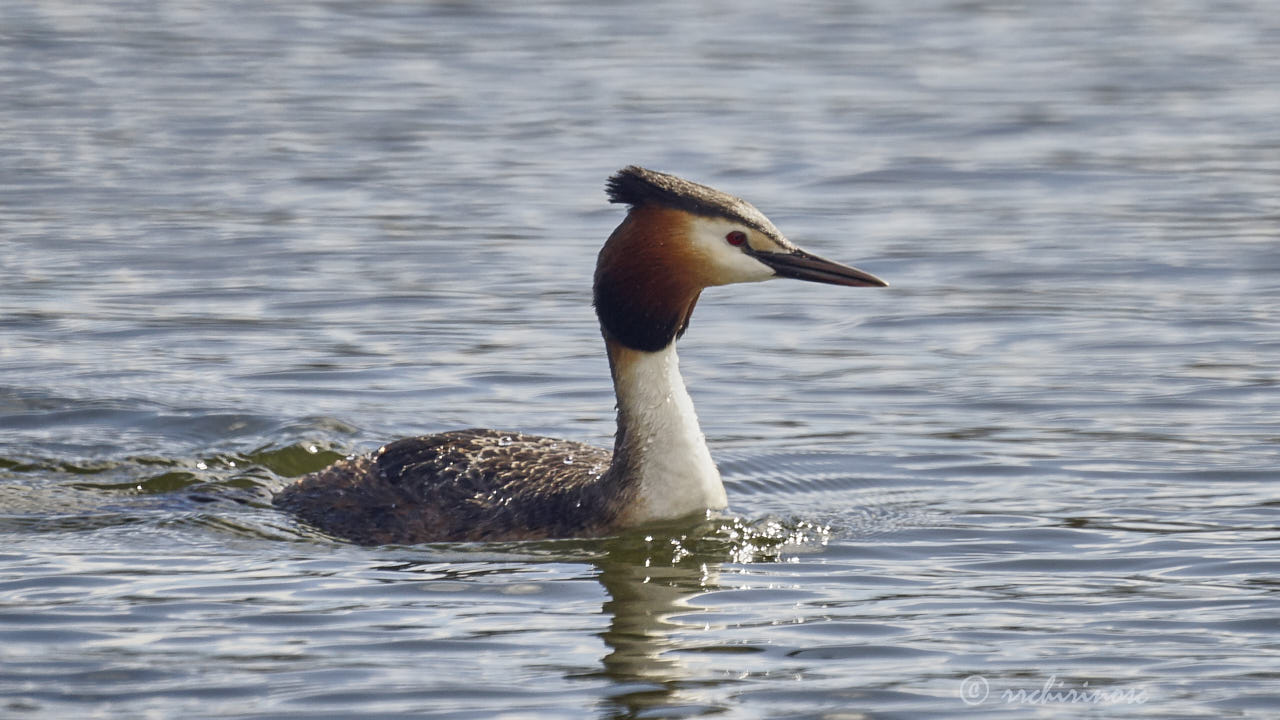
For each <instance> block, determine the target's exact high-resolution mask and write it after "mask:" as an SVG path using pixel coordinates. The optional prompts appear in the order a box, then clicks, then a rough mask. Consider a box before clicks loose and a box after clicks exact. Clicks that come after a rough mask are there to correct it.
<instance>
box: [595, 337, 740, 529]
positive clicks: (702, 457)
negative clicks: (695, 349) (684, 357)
mask: <svg viewBox="0 0 1280 720" xmlns="http://www.w3.org/2000/svg"><path fill="white" fill-rule="evenodd" d="M605 344H606V346H607V347H608V351H609V368H610V371H611V373H612V374H613V387H614V391H615V393H616V394H617V396H618V434H617V436H616V437H615V439H614V451H613V464H612V465H611V466H610V467H609V475H611V476H612V477H613V478H614V479H615V480H617V481H618V482H620V483H621V484H623V485H624V486H629V488H628V489H630V490H631V491H632V493H631V497H632V501H631V502H630V503H629V504H628V506H627V507H626V508H624V509H623V510H622V513H621V516H620V519H621V520H622V522H623V523H624V524H628V525H631V524H637V523H642V522H647V521H650V520H661V519H672V518H678V517H683V516H686V515H690V514H693V513H696V512H702V511H705V510H707V509H716V508H723V507H725V506H726V505H727V504H728V499H727V497H726V496H725V492H724V485H723V484H721V482H720V472H719V471H718V470H716V466H715V463H714V462H712V460H711V452H710V451H709V450H708V449H707V443H706V440H705V438H704V437H703V435H702V429H701V428H699V427H698V417H697V415H696V414H695V413H694V410H693V399H692V398H690V397H689V392H688V391H687V390H686V389H685V386H684V379H683V378H681V377H680V367H679V360H678V358H677V357H676V346H675V343H674V342H673V343H670V344H669V345H667V346H666V347H664V348H662V349H660V350H657V351H653V352H649V351H645V350H636V349H633V348H629V347H627V346H625V345H623V344H621V343H619V342H618V341H616V340H614V339H613V338H610V337H609V336H608V334H607V332H606V335H605Z"/></svg>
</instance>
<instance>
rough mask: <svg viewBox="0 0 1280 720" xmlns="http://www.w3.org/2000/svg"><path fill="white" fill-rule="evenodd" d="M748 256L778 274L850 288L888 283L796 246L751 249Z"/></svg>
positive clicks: (882, 285)
mask: <svg viewBox="0 0 1280 720" xmlns="http://www.w3.org/2000/svg"><path fill="white" fill-rule="evenodd" d="M750 255H751V257H753V258H755V259H756V260H759V261H760V262H762V263H764V264H765V265H768V266H769V267H770V268H773V271H774V272H775V273H777V274H778V277H788V278H795V279H796V280H808V281H809V282H820V283H828V284H830V285H848V286H850V287H888V285H889V283H887V282H885V281H883V280H881V279H880V278H878V277H876V276H875V275H872V274H871V273H869V272H864V271H862V270H859V269H858V268H854V267H849V266H848V265H841V264H840V263H838V262H834V261H831V260H827V259H826V258H820V257H818V256H817V255H813V254H810V253H807V252H805V251H804V250H800V249H799V248H797V249H795V250H793V251H791V252H780V253H773V252H751V253H750Z"/></svg>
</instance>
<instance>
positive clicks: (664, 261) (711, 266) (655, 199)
mask: <svg viewBox="0 0 1280 720" xmlns="http://www.w3.org/2000/svg"><path fill="white" fill-rule="evenodd" d="M607 191H608V194H609V200H610V201H611V202H615V203H625V204H627V205H630V206H631V209H630V210H629V211H628V212H627V217H626V219H625V220H623V221H622V224H621V225H619V226H618V228H617V229H616V230H614V231H613V234H612V235H611V236H609V240H608V241H607V242H606V243H605V246H604V248H603V249H602V250H601V251H600V257H599V260H598V262H597V264H596V277H595V306H596V313H597V314H598V315H599V317H600V324H601V326H602V328H603V329H604V333H605V336H606V338H609V339H611V340H614V341H616V342H619V343H621V344H623V345H625V346H627V347H630V348H633V349H636V350H644V351H650V352H652V351H656V350H660V349H662V348H664V347H666V346H667V345H669V344H671V342H673V341H674V340H675V339H676V338H677V337H679V336H680V334H681V333H683V332H684V330H685V328H686V327H687V326H688V324H689V317H690V315H692V313H693V307H694V305H695V304H696V303H697V301H698V294H699V293H700V292H701V291H702V290H703V289H704V288H707V287H711V286H714V285H728V284H730V283H740V282H756V281H761V280H769V279H772V278H775V277H789V278H795V279H798V280H808V281H811V282H821V283H830V284H833V285H849V286H863V287H884V286H886V285H888V283H886V282H885V281H883V280H881V279H880V278H878V277H876V276H874V275H872V274H870V273H867V272H864V271H862V270H858V269H857V268H852V267H849V266H847V265H842V264H840V263H837V262H833V261H831V260H826V259H824V258H820V257H818V256H817V255H813V254H811V253H808V252H805V251H804V250H801V249H800V248H798V247H796V246H795V245H794V244H793V243H792V242H791V241H789V240H787V238H786V237H785V236H784V235H783V234H782V233H781V232H780V231H779V230H778V229H777V228H776V227H774V226H773V223H771V222H769V219H768V218H766V217H765V216H764V214H763V213H761V212H760V211H759V210H757V209H756V208H755V207H753V206H752V205H751V204H750V203H748V202H746V201H745V200H742V199H741V198H737V197H734V196H732V195H729V194H727V193H723V192H720V191H719V190H716V189H714V188H710V187H707V186H705V185H699V184H697V183H693V182H689V181H688V180H683V179H681V178H678V177H676V176H674V175H668V174H666V173H660V172H654V171H652V170H646V169H644V168H640V167H635V166H631V167H626V168H623V169H622V170H620V171H618V172H617V173H616V174H615V175H614V176H613V177H611V178H609V182H608V185H607Z"/></svg>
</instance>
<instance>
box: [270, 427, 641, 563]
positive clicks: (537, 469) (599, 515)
mask: <svg viewBox="0 0 1280 720" xmlns="http://www.w3.org/2000/svg"><path fill="white" fill-rule="evenodd" d="M611 457H612V455H611V453H610V452H609V451H607V450H604V449H602V448H597V447H594V446H591V445H585V444H582V443H575V442H569V441H566V440H557V439H555V438H548V437H540V436H535V435H524V434H521V433H513V432H500V431H497V430H483V429H473V430H458V431H454V432H447V433H440V434H438V435H426V436H422V437H413V438H406V439H403V440H397V441H395V442H393V443H389V444H387V445H384V446H383V447H381V448H379V449H378V450H376V451H374V452H373V453H371V454H369V455H362V456H355V457H350V458H347V459H345V460H341V461H339V462H337V463H334V464H333V465H331V466H329V467H328V468H325V469H324V470H321V471H319V472H316V473H312V474H311V475H308V476H306V477H304V478H302V479H301V480H299V481H298V482H296V483H294V484H293V485H290V486H289V487H287V488H285V489H284V490H283V491H281V492H280V494H279V495H277V496H276V499H275V504H276V505H277V506H278V507H280V508H282V509H284V510H287V511H289V512H292V513H294V514H296V515H297V516H298V517H300V518H301V519H303V520H305V521H306V522H308V523H310V524H311V525H314V526H316V527H318V528H321V529H323V530H324V531H325V532H327V533H329V534H330V535H334V536H337V537H341V538H344V539H346V540H351V541H353V542H357V543H361V544H366V545H377V544H386V543H421V542H434V541H445V540H492V539H505V540H524V539H536V538H556V537H584V536H593V535H601V534H605V533H607V532H609V531H611V530H612V529H613V522H614V520H615V519H616V518H617V516H618V514H619V512H620V510H621V507H622V505H623V504H625V503H626V502H627V500H628V497H627V490H626V489H625V488H623V487H620V483H617V482H614V481H612V479H611V478H610V477H608V476H607V470H608V469H609V461H610V460H611Z"/></svg>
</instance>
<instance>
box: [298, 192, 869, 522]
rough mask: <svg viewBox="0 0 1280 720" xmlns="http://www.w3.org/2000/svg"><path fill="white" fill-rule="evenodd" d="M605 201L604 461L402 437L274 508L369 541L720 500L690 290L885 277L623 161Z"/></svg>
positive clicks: (561, 447)
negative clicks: (694, 377)
mask: <svg viewBox="0 0 1280 720" xmlns="http://www.w3.org/2000/svg"><path fill="white" fill-rule="evenodd" d="M609 194H610V199H611V200H612V201H613V202H620V203H626V204H628V205H630V206H631V209H630V211H629V212H628V214H627V217H626V219H625V220H624V221H623V222H622V224H621V225H619V226H618V228H617V229H616V230H615V231H614V232H613V234H612V235H611V236H610V237H609V240H608V241H607V242H606V243H605V246H604V248H603V249H602V250H601V251H600V256H599V260H598V262H597V266H596V276H595V306H596V313H597V315H598V316H599V318H600V325H601V331H602V334H603V335H604V340H605V347H606V350H607V352H608V356H609V367H610V372H611V375H612V377H613V383H614V390H615V392H616V395H617V399H618V432H617V434H616V436H615V438H614V450H613V452H612V453H610V452H609V451H607V450H604V449H602V448H596V447H593V446H590V445H584V444H581V443H575V442H570V441H566V440H557V439H553V438H546V437H538V436H531V435H523V434H520V433H516V432H504V431H496V430H480V429H477V430H460V431H455V432H448V433H441V434H438V435H427V436H423V437H415V438H406V439H404V440H398V441H396V442H392V443H390V444H387V445H384V446H383V447H381V448H379V449H378V450H376V451H374V452H373V453H372V454H369V455H365V456H353V457H349V458H346V459H344V460H341V461H339V462H337V463H334V464H333V465H331V466H329V467H328V468H325V469H324V470H321V471H319V472H316V473H312V474H310V475H307V476H306V477H304V478H302V479H300V480H299V481H298V482H296V483H294V484H292V485H290V486H289V487H287V488H285V489H284V490H283V491H281V492H280V494H279V495H277V496H276V500H275V503H276V505H277V506H279V507H281V508H283V509H285V510H288V511H290V512H293V513H294V514H296V515H298V516H299V517H300V518H302V519H303V520H305V521H306V522H308V523H310V524H312V525H314V526H316V527H317V528H319V529H321V530H323V531H325V532H327V533H330V534H332V535H335V536H338V537H342V538H345V539H348V540H353V541H355V542H360V543H364V544H382V543H417V542H431V541H444V540H500V539H513V540H522V539H534V538H553V537H584V536H598V535H604V534H608V533H611V532H615V531H617V530H619V529H622V528H626V527H632V526H636V525H641V524H644V523H646V522H651V521H657V520H669V519H676V518H680V517H684V516H688V515H692V514H695V513H705V512H706V511H708V510H716V509H720V508H723V507H725V506H726V504H727V498H726V496H725V491H724V486H723V484H722V483H721V481H720V474H719V472H718V471H717V470H716V467H715V463H714V462H713V461H712V459H711V454H710V452H709V450H708V449H707V445H706V441H705V440H704V438H703V435H702V431H701V430H700V429H699V427H698V420H697V417H696V415H695V414H694V410H693V401H692V400H691V399H690V397H689V394H688V391H687V390H686V389H685V386H684V382H683V380H682V379H681V377H680V370H679V362H678V360H677V357H676V352H675V341H676V339H677V338H678V337H679V336H680V335H681V334H682V333H683V332H684V330H685V328H686V327H687V326H688V323H689V317H690V315H691V314H692V313H693V308H694V305H695V304H696V303H697V300H698V296H699V293H701V291H702V290H703V289H704V288H706V287H710V286H713V285H724V284H729V283H735V282H751V281H758V280H767V279H769V278H772V277H777V276H783V277H795V278H798V279H803V280H811V281H816V282H825V283H832V284H839V285H859V286H881V285H884V284H885V283H884V282H883V281H881V280H879V279H878V278H876V277H874V276H872V275H869V274H867V273H865V272H862V271H861V270H857V269H854V268H850V267H847V266H844V265H840V264H838V263H833V262H831V261H828V260H823V259H822V258H818V257H816V256H813V255H810V254H808V253H806V252H804V251H802V250H800V249H799V248H797V247H795V246H794V245H792V244H791V243H790V242H789V241H788V240H786V238H785V237H783V236H782V234H781V233H780V232H778V230H777V229H776V228H774V227H773V225H772V224H771V223H770V222H769V221H768V219H766V218H765V217H764V215H762V214H760V212H759V211H758V210H756V209H755V208H754V207H752V206H751V205H749V204H747V203H746V202H744V201H742V200H740V199H738V198H735V197H732V196H730V195H726V194H724V193H721V192H719V191H717V190H714V189H712V188H709V187H706V186H703V185H697V184H695V183H691V182H688V181H686V180H681V179H680V178H677V177H675V176H672V175H665V174H663V173H656V172H653V171H650V170H644V169H642V168H637V167H628V168H625V169H623V170H622V171H620V172H619V173H617V174H616V175H614V176H613V177H612V178H610V181H609Z"/></svg>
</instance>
